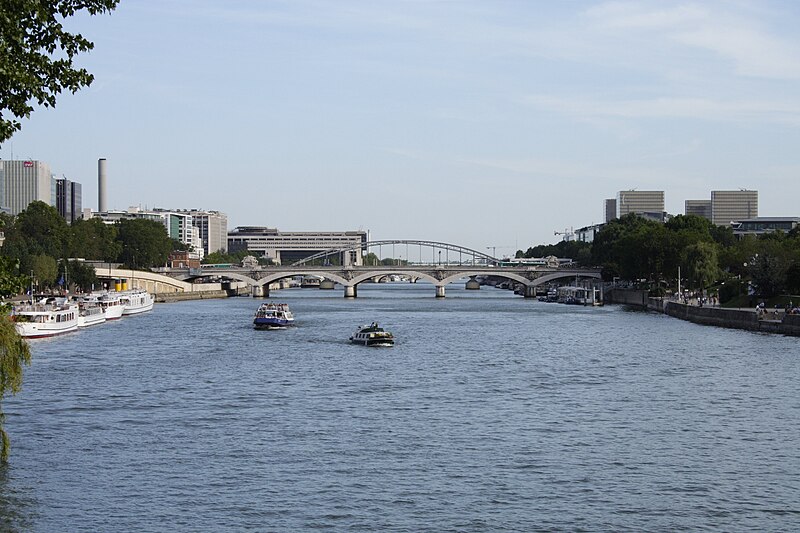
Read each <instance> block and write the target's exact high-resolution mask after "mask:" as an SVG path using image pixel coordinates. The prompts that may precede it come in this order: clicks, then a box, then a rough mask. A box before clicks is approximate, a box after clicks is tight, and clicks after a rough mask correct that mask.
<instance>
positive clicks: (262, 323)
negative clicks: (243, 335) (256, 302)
mask: <svg viewBox="0 0 800 533" xmlns="http://www.w3.org/2000/svg"><path fill="white" fill-rule="evenodd" d="M292 325H294V315H293V314H292V312H291V311H290V310H289V305H288V304H276V303H263V304H261V305H260V306H258V309H257V310H256V315H255V316H254V317H253V327H254V328H256V329H282V328H286V327H288V326H292Z"/></svg>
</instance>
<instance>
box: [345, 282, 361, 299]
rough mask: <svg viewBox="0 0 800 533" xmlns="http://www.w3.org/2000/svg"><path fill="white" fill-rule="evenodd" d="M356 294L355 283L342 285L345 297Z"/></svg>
mask: <svg viewBox="0 0 800 533" xmlns="http://www.w3.org/2000/svg"><path fill="white" fill-rule="evenodd" d="M356 296H358V291H357V290H356V286H355V285H345V287H344V297H345V298H355V297H356Z"/></svg>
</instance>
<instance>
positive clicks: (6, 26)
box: [0, 0, 119, 142]
mask: <svg viewBox="0 0 800 533" xmlns="http://www.w3.org/2000/svg"><path fill="white" fill-rule="evenodd" d="M118 3H119V0H48V1H42V0H0V13H2V16H0V42H1V43H2V46H0V142H3V141H6V140H8V139H10V138H11V136H12V135H13V134H14V132H15V131H17V130H19V129H20V128H21V124H20V122H19V119H22V118H28V117H30V114H31V112H32V111H33V104H34V102H35V103H36V104H38V105H43V106H45V107H55V105H56V96H57V95H59V94H60V93H61V91H63V90H65V89H66V90H69V91H70V92H72V93H73V94H74V93H76V92H77V91H78V90H79V89H81V88H82V87H87V86H89V85H90V84H91V83H92V81H93V80H94V76H92V75H91V74H90V73H89V72H87V71H86V69H82V68H80V69H79V68H75V65H74V64H73V60H74V58H75V57H76V56H77V55H78V54H80V53H82V52H87V51H89V50H91V49H92V48H94V44H93V43H92V42H91V41H89V40H88V39H86V38H85V37H83V36H82V35H80V34H72V33H69V32H67V31H66V30H65V29H64V26H63V20H64V19H66V18H67V17H71V16H72V15H74V14H75V13H77V12H78V11H84V10H85V11H87V12H88V13H89V14H91V15H97V14H100V13H106V12H110V11H112V10H113V9H114V8H115V7H116V6H117V4H118ZM11 117H13V118H11Z"/></svg>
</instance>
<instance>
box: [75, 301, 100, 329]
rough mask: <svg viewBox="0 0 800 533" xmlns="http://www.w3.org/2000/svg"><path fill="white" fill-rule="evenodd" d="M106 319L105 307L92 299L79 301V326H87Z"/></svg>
mask: <svg viewBox="0 0 800 533" xmlns="http://www.w3.org/2000/svg"><path fill="white" fill-rule="evenodd" d="M105 321H106V314H105V312H104V311H103V308H102V307H100V306H99V305H98V304H96V303H94V302H92V301H91V300H87V301H81V302H78V327H79V328H85V327H87V326H94V325H95V324H102V323H103V322H105Z"/></svg>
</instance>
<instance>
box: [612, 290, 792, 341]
mask: <svg viewBox="0 0 800 533" xmlns="http://www.w3.org/2000/svg"><path fill="white" fill-rule="evenodd" d="M605 297H606V302H607V303H616V304H623V305H633V306H636V307H640V308H643V309H648V310H650V311H656V312H658V313H664V314H665V315H669V316H671V317H674V318H679V319H681V320H687V321H689V322H693V323H695V324H702V325H705V326H717V327H721V328H731V329H744V330H748V331H760V332H764V333H779V334H782V335H790V336H794V337H800V315H787V314H786V313H784V312H782V311H777V312H773V311H768V312H766V313H765V314H764V315H763V316H761V317H759V316H758V315H757V314H756V311H755V309H728V308H723V307H698V306H695V305H686V304H683V303H678V302H674V301H671V300H667V299H664V298H651V297H649V296H648V295H647V291H643V290H635V289H612V290H610V291H607V292H606V295H605Z"/></svg>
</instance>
